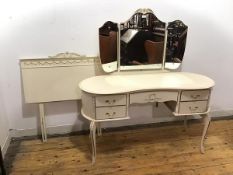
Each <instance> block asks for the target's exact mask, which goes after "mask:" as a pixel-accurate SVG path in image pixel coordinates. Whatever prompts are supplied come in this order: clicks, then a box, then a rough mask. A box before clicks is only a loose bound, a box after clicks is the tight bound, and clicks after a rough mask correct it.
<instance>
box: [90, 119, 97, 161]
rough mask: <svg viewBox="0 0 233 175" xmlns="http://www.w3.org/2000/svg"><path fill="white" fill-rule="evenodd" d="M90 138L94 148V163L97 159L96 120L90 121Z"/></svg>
mask: <svg viewBox="0 0 233 175" xmlns="http://www.w3.org/2000/svg"><path fill="white" fill-rule="evenodd" d="M90 139H91V148H92V164H94V163H95V160H96V124H95V122H94V121H92V122H91V123H90Z"/></svg>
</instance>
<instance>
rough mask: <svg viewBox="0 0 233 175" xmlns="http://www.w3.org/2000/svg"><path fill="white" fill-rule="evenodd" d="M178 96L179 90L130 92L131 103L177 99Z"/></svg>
mask: <svg viewBox="0 0 233 175" xmlns="http://www.w3.org/2000/svg"><path fill="white" fill-rule="evenodd" d="M177 97H178V92H176V91H155V92H140V93H133V94H130V104H132V103H148V102H165V101H177Z"/></svg>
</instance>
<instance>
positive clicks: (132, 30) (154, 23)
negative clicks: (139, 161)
mask: <svg viewBox="0 0 233 175" xmlns="http://www.w3.org/2000/svg"><path fill="white" fill-rule="evenodd" d="M120 26H121V31H120V32H121V38H120V42H121V43H120V47H121V48H120V59H121V60H120V64H121V66H126V65H127V66H130V65H147V64H158V63H159V64H162V60H163V50H164V38H165V23H164V22H162V21H160V20H159V19H158V18H157V17H156V16H155V15H154V14H153V11H152V10H150V9H138V10H137V11H136V12H135V13H134V14H133V16H132V17H131V18H130V19H129V20H128V21H126V22H125V23H121V25H120Z"/></svg>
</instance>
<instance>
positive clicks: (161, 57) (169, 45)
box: [99, 9, 188, 72]
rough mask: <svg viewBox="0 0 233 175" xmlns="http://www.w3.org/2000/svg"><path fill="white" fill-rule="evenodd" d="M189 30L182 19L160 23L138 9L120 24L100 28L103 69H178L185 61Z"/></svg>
mask: <svg viewBox="0 0 233 175" xmlns="http://www.w3.org/2000/svg"><path fill="white" fill-rule="evenodd" d="M187 30H188V27H187V26H186V25H185V24H184V23H183V22H182V21H180V20H175V21H173V22H169V23H168V24H166V23H165V22H162V21H160V20H159V19H158V18H157V17H156V16H155V15H154V13H153V11H152V10H150V9H138V10H137V11H136V12H135V13H134V14H133V16H132V17H131V18H130V19H129V20H127V21H126V22H123V23H120V24H119V25H118V24H117V23H114V22H111V21H107V22H105V23H104V25H103V26H102V27H100V28H99V48H100V60H101V63H102V66H103V69H104V71H106V72H113V71H115V70H117V69H118V68H119V69H120V70H134V69H164V68H165V69H177V68H178V67H179V66H180V64H181V62H182V60H183V56H184V51H185V45H186V37H187Z"/></svg>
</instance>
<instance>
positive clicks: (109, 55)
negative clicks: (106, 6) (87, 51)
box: [99, 21, 118, 72]
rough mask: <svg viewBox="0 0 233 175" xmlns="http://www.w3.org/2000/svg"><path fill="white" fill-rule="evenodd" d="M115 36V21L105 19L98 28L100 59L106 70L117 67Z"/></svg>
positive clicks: (116, 29) (116, 30) (116, 27)
mask: <svg viewBox="0 0 233 175" xmlns="http://www.w3.org/2000/svg"><path fill="white" fill-rule="evenodd" d="M117 37H118V26H117V23H114V22H111V21H107V22H105V23H104V25H103V26H102V27H100V28H99V51H100V60H101V63H102V65H103V69H104V70H105V71H106V72H112V71H114V70H116V69H117Z"/></svg>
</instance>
